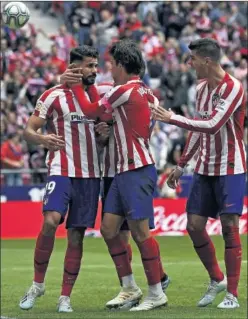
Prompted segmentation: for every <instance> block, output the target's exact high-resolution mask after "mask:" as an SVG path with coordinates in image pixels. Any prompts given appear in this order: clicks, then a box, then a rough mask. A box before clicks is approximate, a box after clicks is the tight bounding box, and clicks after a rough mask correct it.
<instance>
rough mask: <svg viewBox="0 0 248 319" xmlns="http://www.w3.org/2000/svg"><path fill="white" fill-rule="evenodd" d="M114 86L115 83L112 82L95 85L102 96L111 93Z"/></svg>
mask: <svg viewBox="0 0 248 319" xmlns="http://www.w3.org/2000/svg"><path fill="white" fill-rule="evenodd" d="M113 86H114V83H111V82H101V83H97V84H95V87H96V89H97V92H98V94H99V95H100V96H102V95H103V94H105V93H107V92H109V91H110V90H111V89H112V88H113Z"/></svg>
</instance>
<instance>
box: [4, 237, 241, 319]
mask: <svg viewBox="0 0 248 319" xmlns="http://www.w3.org/2000/svg"><path fill="white" fill-rule="evenodd" d="M212 238H213V241H214V243H215V245H216V251H217V255H218V259H219V260H220V262H221V267H222V269H223V270H224V262H223V246H224V245H223V240H222V238H221V237H219V236H214V237H212ZM158 240H159V243H160V248H161V255H162V259H163V263H164V266H165V268H166V270H167V272H168V274H169V276H170V277H171V279H172V282H171V284H170V286H169V288H168V290H167V296H168V298H169V304H168V306H167V307H164V308H162V309H159V310H153V311H150V312H139V313H128V312H117V311H115V312H113V311H108V310H105V309H104V305H105V303H106V302H107V301H108V300H110V299H111V298H113V297H115V295H116V294H117V293H118V292H119V285H118V279H117V276H116V273H115V269H114V266H113V263H112V260H111V259H110V257H109V255H108V253H107V249H106V247H105V244H104V242H103V240H102V239H100V238H97V239H96V238H86V239H85V242H84V257H83V262H82V268H81V273H80V276H79V278H78V281H77V283H76V285H75V287H74V290H73V293H72V297H71V302H72V307H73V309H74V312H73V313H71V314H58V313H57V312H56V303H57V301H58V297H59V294H60V288H61V280H62V270H63V260H64V253H65V248H66V240H65V239H57V240H56V244H55V249H54V252H53V255H52V257H51V261H50V264H49V268H48V273H47V277H46V294H45V295H44V296H43V297H41V298H39V299H38V300H37V302H36V304H35V307H34V308H33V309H32V310H29V311H22V310H20V309H19V306H18V303H19V299H20V298H21V297H22V295H23V294H24V292H25V290H26V289H27V288H29V286H30V284H31V282H32V277H33V249H34V245H35V241H34V240H18V241H17V240H3V241H2V243H1V246H2V247H1V316H2V317H1V318H5V317H7V318H20V319H21V318H22V319H33V318H35V319H36V318H37V319H39V318H42V319H56V318H60V319H64V318H68V319H71V318H75V319H76V318H85V319H91V318H99V319H105V318H117V319H118V318H135V319H139V318H142V319H143V318H149V319H156V318H161V319H162V318H163V319H177V318H178V319H179V318H180V319H181V318H185V319H186V318H187V319H203V318H204V319H205V318H209V319H214V318H223V319H229V318H230V319H233V318H247V236H242V242H243V263H242V273H241V279H240V285H239V295H240V296H239V301H240V308H239V309H234V310H220V309H217V308H216V306H217V304H218V303H219V302H220V301H221V300H222V298H223V297H224V293H222V294H220V295H219V296H218V297H217V299H216V300H215V301H214V304H212V305H210V306H208V307H206V308H197V307H196V303H197V301H198V300H199V298H200V297H201V296H202V294H203V293H204V291H205V289H206V287H207V284H208V276H207V273H206V271H205V270H204V269H203V266H202V265H201V263H200V261H199V260H198V257H197V256H196V254H195V252H194V251H193V248H192V245H191V241H190V239H189V238H188V237H159V238H158ZM132 246H133V247H134V256H133V271H134V274H135V278H136V281H137V283H138V284H139V286H140V287H141V288H142V290H143V293H144V294H146V289H147V286H146V280H145V276H144V273H143V267H142V264H141V262H140V259H139V254H138V251H137V249H136V248H135V245H134V243H132Z"/></svg>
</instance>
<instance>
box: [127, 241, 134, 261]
mask: <svg viewBox="0 0 248 319" xmlns="http://www.w3.org/2000/svg"><path fill="white" fill-rule="evenodd" d="M127 254H128V259H129V262H130V263H131V262H132V259H133V252H132V246H131V245H130V244H127Z"/></svg>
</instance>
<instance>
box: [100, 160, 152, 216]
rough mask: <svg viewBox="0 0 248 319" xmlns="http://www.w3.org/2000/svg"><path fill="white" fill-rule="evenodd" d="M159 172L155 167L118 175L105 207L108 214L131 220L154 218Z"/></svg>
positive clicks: (146, 167)
mask: <svg viewBox="0 0 248 319" xmlns="http://www.w3.org/2000/svg"><path fill="white" fill-rule="evenodd" d="M156 183H157V172H156V169H155V167H154V165H147V166H143V167H141V168H138V169H135V170H131V171H127V172H123V173H120V174H116V175H115V177H114V179H113V182H112V184H111V186H110V189H109V192H108V196H107V198H106V202H105V205H104V211H105V212H106V213H111V214H117V215H120V216H123V217H125V218H126V219H129V220H139V219H150V218H153V215H154V211H153V195H154V192H155V189H156Z"/></svg>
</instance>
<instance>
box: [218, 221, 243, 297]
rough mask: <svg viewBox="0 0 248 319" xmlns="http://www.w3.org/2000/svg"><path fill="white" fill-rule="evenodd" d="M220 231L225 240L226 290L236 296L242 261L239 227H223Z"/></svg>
mask: <svg viewBox="0 0 248 319" xmlns="http://www.w3.org/2000/svg"><path fill="white" fill-rule="evenodd" d="M222 232H223V237H224V240H225V264H226V274H227V291H228V292H230V293H231V294H233V295H234V296H236V297H237V296H238V284H239V277H240V269H241V261H242V247H241V241H240V235H239V227H235V226H229V227H224V228H223V229H222Z"/></svg>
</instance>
